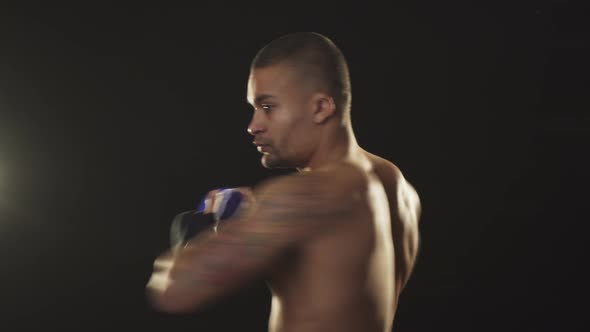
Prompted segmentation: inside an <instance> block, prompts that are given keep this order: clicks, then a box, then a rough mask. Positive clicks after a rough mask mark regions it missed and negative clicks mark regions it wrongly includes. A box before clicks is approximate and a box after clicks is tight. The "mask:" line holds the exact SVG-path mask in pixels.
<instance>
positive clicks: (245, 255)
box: [147, 65, 420, 332]
mask: <svg viewBox="0 0 590 332" xmlns="http://www.w3.org/2000/svg"><path fill="white" fill-rule="evenodd" d="M302 83H303V82H302V78H301V77H298V76H297V74H296V71H294V70H292V68H290V67H289V66H288V65H274V66H272V67H270V68H264V69H257V70H254V71H253V72H252V73H251V76H250V80H249V85H248V100H249V102H250V103H251V104H252V105H253V106H254V115H253V118H252V121H251V123H250V125H249V127H248V131H249V132H250V133H251V134H252V135H254V143H255V144H256V145H258V146H259V148H258V149H259V151H260V152H261V153H263V156H262V164H263V165H264V166H265V167H268V168H272V167H294V168H297V169H298V170H299V171H300V172H299V173H297V174H295V175H289V176H283V177H277V178H273V179H270V180H268V181H266V182H264V183H262V184H260V185H259V186H257V187H255V188H254V196H255V203H254V204H253V205H252V208H251V209H250V210H249V211H248V213H244V214H242V215H241V216H240V217H237V218H234V219H233V220H228V221H227V222H225V223H222V224H221V225H219V226H218V228H217V232H214V231H211V232H205V233H201V234H199V235H197V236H196V237H195V238H193V239H192V240H191V242H190V244H189V245H188V246H187V247H185V248H183V249H181V250H179V251H177V252H166V253H164V254H162V255H161V256H160V257H159V258H158V259H157V260H156V262H155V264H154V266H155V269H154V273H153V275H152V278H151V280H150V282H149V283H148V285H147V289H148V295H149V297H150V299H151V300H152V303H153V305H154V306H155V307H156V308H158V309H160V310H162V311H166V312H192V311H197V310H199V309H201V308H203V307H204V306H207V305H210V304H211V303H214V302H215V301H216V300H217V299H219V298H221V297H224V296H227V295H228V294H230V293H231V292H232V291H234V290H236V289H238V288H239V287H242V286H245V285H246V284H247V283H250V282H252V281H253V280H256V279H261V278H264V279H265V280H267V282H268V285H269V288H270V290H271V292H272V308H271V315H270V318H269V331H272V332H289V331H299V332H311V331H363V332H371V331H379V332H382V331H390V330H391V327H392V324H393V319H394V316H395V311H396V308H397V301H398V298H399V294H400V292H401V290H402V289H403V287H404V286H405V284H406V282H407V281H408V279H409V277H410V275H411V272H412V269H413V266H414V263H415V259H416V255H417V251H418V220H419V217H420V201H419V198H418V195H417V193H416V191H415V190H414V189H413V187H412V186H411V185H410V184H409V183H408V182H407V181H406V180H405V179H404V177H403V175H402V173H401V171H400V170H399V169H398V168H397V167H396V166H395V165H393V164H392V163H391V162H389V161H386V160H385V159H382V158H380V157H378V156H375V155H372V154H370V153H368V152H366V151H364V150H363V149H361V148H360V147H359V146H358V144H357V143H356V139H355V138H354V135H353V133H352V129H351V126H350V121H349V120H348V119H345V118H342V117H341V116H340V114H338V113H337V112H336V109H335V105H334V101H333V99H332V98H331V97H330V96H329V95H327V94H325V93H323V92H322V90H321V88H319V89H318V88H313V89H311V88H309V85H305V84H302Z"/></svg>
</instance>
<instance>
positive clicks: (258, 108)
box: [247, 64, 314, 168]
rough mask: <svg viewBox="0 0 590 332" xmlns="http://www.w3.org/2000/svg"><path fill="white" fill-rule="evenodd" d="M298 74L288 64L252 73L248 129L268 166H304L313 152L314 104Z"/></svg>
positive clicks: (249, 81)
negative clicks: (252, 110) (250, 116)
mask: <svg viewBox="0 0 590 332" xmlns="http://www.w3.org/2000/svg"><path fill="white" fill-rule="evenodd" d="M299 76H300V75H297V73H296V71H295V70H294V69H293V68H292V67H290V66H289V65H288V64H277V65H272V66H269V67H265V68H259V69H253V70H252V72H251V73H250V77H249V80H248V94H247V99H248V103H250V104H251V105H252V106H253V107H254V113H253V116H252V120H251V121H250V124H249V125H248V132H249V133H250V134H252V135H253V136H254V144H256V145H257V146H258V151H259V152H261V153H262V154H263V156H262V165H263V166H264V167H266V168H277V167H280V168H285V167H288V168H296V167H304V166H305V163H306V162H307V160H308V159H309V157H310V154H311V153H312V147H313V142H314V135H313V133H314V131H313V129H314V128H313V118H312V117H313V105H312V103H311V99H310V93H309V91H307V89H305V88H304V87H305V85H304V84H302V82H303V80H302V79H301V77H299Z"/></svg>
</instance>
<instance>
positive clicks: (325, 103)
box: [313, 93, 336, 124]
mask: <svg viewBox="0 0 590 332" xmlns="http://www.w3.org/2000/svg"><path fill="white" fill-rule="evenodd" d="M313 104H314V114H313V121H314V122H315V123H317V124H320V123H324V122H325V121H326V120H327V119H329V118H330V117H331V116H335V115H336V104H335V103H334V98H332V97H330V96H328V95H327V94H325V93H316V94H315V95H314V97H313Z"/></svg>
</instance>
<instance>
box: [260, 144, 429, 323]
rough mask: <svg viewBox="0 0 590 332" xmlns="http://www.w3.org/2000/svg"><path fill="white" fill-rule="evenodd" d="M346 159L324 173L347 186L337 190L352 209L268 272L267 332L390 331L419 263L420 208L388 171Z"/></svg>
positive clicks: (386, 165)
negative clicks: (349, 198) (348, 199)
mask: <svg viewBox="0 0 590 332" xmlns="http://www.w3.org/2000/svg"><path fill="white" fill-rule="evenodd" d="M351 159H353V160H352V161H349V162H346V163H342V164H339V165H336V166H334V167H332V168H331V169H330V170H329V171H328V172H329V174H330V176H331V177H340V178H341V179H343V180H342V181H343V182H346V184H344V185H343V187H340V188H335V190H341V191H346V192H347V194H349V195H352V196H354V198H355V202H357V203H353V205H354V208H353V209H351V210H350V211H349V213H348V215H347V216H340V218H339V219H338V220H336V221H335V222H332V223H330V224H329V226H327V227H318V229H317V231H316V232H315V234H313V235H312V236H310V237H309V238H307V240H306V241H305V242H303V243H301V244H299V245H298V246H297V247H296V248H293V250H292V251H290V252H289V254H288V255H287V256H286V257H284V259H283V260H282V262H281V263H280V264H279V265H276V266H275V268H274V269H273V270H272V272H271V275H270V277H269V286H270V288H271V291H272V294H273V298H272V308H271V315H270V319H269V330H270V331H273V332H279V331H280V332H285V331H304V332H306V331H367V332H369V331H390V330H391V326H392V322H393V317H394V315H395V311H396V307H397V299H398V297H399V293H400V291H401V289H402V288H403V287H404V285H405V283H406V281H407V280H408V278H409V276H410V274H411V271H412V268H413V265H414V262H415V259H416V255H417V248H418V227H417V222H418V219H419V215H420V203H419V199H418V196H417V194H416V192H415V191H414V189H413V188H412V187H411V186H410V185H409V184H408V183H407V182H406V181H405V180H404V178H403V176H402V174H401V172H400V171H399V169H398V168H397V167H395V165H393V164H392V163H390V162H388V161H386V160H384V159H382V158H380V157H377V156H375V155H372V154H369V153H366V152H363V153H362V154H359V155H358V156H357V158H351ZM301 176H305V175H301ZM319 223H320V224H321V223H322V221H320V222H319Z"/></svg>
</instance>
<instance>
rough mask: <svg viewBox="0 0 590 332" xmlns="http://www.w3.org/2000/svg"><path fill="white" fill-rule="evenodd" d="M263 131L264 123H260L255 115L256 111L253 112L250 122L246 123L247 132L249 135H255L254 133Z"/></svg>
mask: <svg viewBox="0 0 590 332" xmlns="http://www.w3.org/2000/svg"><path fill="white" fill-rule="evenodd" d="M263 131H264V124H263V123H262V121H260V119H258V117H257V116H256V113H254V115H253V116H252V120H251V121H250V124H249V125H248V132H249V133H250V134H251V135H256V134H259V133H261V132H263Z"/></svg>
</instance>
